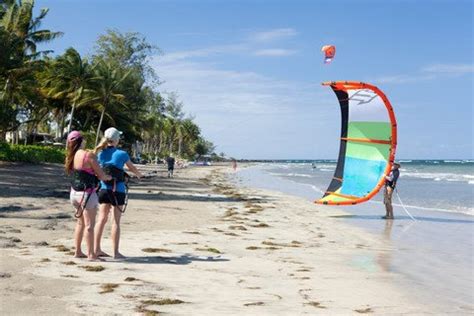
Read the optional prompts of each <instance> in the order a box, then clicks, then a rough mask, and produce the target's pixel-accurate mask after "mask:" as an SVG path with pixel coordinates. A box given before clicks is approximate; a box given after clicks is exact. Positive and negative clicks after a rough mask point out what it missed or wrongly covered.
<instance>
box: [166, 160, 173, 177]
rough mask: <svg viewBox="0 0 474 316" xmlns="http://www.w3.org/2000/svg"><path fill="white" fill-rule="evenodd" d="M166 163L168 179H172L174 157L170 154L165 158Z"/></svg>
mask: <svg viewBox="0 0 474 316" xmlns="http://www.w3.org/2000/svg"><path fill="white" fill-rule="evenodd" d="M166 163H167V164H168V178H172V177H173V172H174V163H175V160H174V157H173V154H170V156H169V157H168V158H166Z"/></svg>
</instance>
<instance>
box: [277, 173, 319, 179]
mask: <svg viewBox="0 0 474 316" xmlns="http://www.w3.org/2000/svg"><path fill="white" fill-rule="evenodd" d="M284 176H285V177H301V178H312V177H313V176H312V175H310V174H304V173H287V174H284Z"/></svg>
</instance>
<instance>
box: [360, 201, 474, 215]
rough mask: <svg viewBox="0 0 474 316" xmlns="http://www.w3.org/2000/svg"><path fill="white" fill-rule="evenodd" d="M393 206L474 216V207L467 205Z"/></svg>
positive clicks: (378, 202)
mask: <svg viewBox="0 0 474 316" xmlns="http://www.w3.org/2000/svg"><path fill="white" fill-rule="evenodd" d="M368 202H369V203H373V204H383V202H381V201H374V200H370V201H368ZM393 206H398V207H403V206H405V207H406V208H407V209H408V208H409V209H414V210H422V211H433V212H443V213H455V214H459V213H461V214H464V215H470V216H474V208H472V207H465V208H457V209H443V208H437V207H425V206H418V205H407V204H403V205H402V204H399V203H393Z"/></svg>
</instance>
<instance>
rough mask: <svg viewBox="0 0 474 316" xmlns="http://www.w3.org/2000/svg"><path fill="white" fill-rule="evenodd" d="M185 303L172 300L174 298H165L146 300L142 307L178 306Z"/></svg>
mask: <svg viewBox="0 0 474 316" xmlns="http://www.w3.org/2000/svg"><path fill="white" fill-rule="evenodd" d="M183 303H185V302H184V301H182V300H178V299H172V298H164V299H161V300H146V301H142V304H143V305H142V306H148V305H176V304H183Z"/></svg>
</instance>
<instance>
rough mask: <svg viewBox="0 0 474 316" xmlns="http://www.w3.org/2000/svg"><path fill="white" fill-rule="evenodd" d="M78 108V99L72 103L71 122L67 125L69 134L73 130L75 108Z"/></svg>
mask: <svg viewBox="0 0 474 316" xmlns="http://www.w3.org/2000/svg"><path fill="white" fill-rule="evenodd" d="M75 108H76V100H74V102H73V103H72V109H71V117H70V118H69V124H68V126H67V134H68V135H69V133H70V132H71V126H72V118H73V117H74V109H75Z"/></svg>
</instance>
